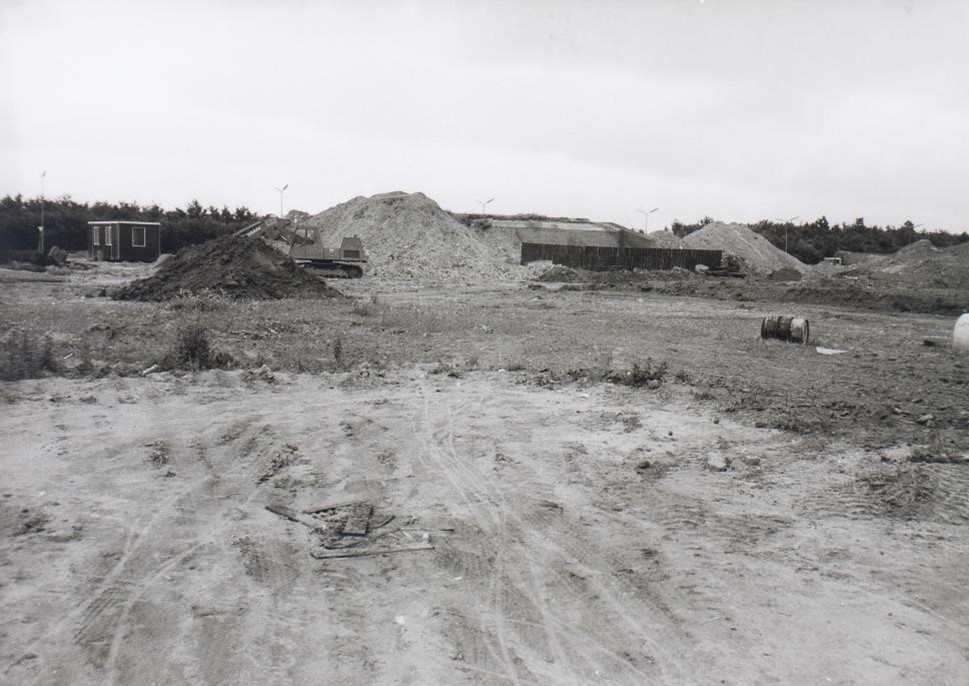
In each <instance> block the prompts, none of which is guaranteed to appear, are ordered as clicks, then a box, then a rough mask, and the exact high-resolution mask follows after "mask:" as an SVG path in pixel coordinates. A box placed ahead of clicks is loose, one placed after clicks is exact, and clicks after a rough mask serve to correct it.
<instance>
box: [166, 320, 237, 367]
mask: <svg viewBox="0 0 969 686" xmlns="http://www.w3.org/2000/svg"><path fill="white" fill-rule="evenodd" d="M233 363H234V360H233V359H232V356H231V355H229V354H227V353H223V352H219V351H216V350H215V349H213V347H212V344H211V342H210V341H209V332H208V329H206V328H205V326H204V325H202V324H200V323H198V322H196V323H193V324H188V325H187V326H183V327H181V328H180V329H179V330H178V332H177V333H176V335H175V345H174V346H173V348H172V350H171V351H170V352H169V353H168V355H167V356H166V358H165V361H164V364H163V366H165V367H167V368H168V369H189V370H192V371H199V370H202V369H225V368H226V367H231V366H232V364H233Z"/></svg>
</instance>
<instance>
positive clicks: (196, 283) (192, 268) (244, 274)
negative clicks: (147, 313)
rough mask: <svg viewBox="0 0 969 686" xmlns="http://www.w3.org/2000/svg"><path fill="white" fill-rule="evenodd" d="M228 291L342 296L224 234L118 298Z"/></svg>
mask: <svg viewBox="0 0 969 686" xmlns="http://www.w3.org/2000/svg"><path fill="white" fill-rule="evenodd" d="M206 289H210V290H217V291H222V292H223V293H225V294H226V295H228V296H229V297H232V298H245V299H252V300H269V299H277V298H327V297H339V296H340V295H341V293H340V292H339V291H336V290H334V289H332V288H330V287H329V286H327V285H326V283H325V282H324V281H323V280H322V279H320V278H318V277H316V276H313V275H312V274H309V273H307V272H305V271H304V270H303V269H302V268H301V267H300V266H299V265H297V264H296V263H295V262H293V260H291V259H290V258H288V257H286V256H285V255H282V254H280V253H279V252H277V251H276V250H273V249H272V248H271V247H269V246H268V245H266V244H265V243H263V242H262V241H260V240H257V239H254V238H237V237H233V236H222V237H221V238H216V239H214V240H211V241H208V242H207V243H203V244H202V245H193V246H189V247H187V248H182V249H181V250H179V251H178V252H177V253H176V254H175V256H174V257H172V258H171V259H170V260H168V261H167V262H165V263H164V264H163V265H162V266H161V268H159V270H158V271H157V272H156V273H155V274H154V275H153V276H149V277H148V278H145V279H139V280H138V281H134V282H132V283H131V284H129V285H128V286H126V287H124V288H122V289H121V290H119V291H118V292H116V293H114V294H113V297H114V298H116V299H118V300H169V299H171V298H174V297H176V296H177V295H178V294H179V292H182V291H189V292H192V293H198V292H199V291H203V290H206Z"/></svg>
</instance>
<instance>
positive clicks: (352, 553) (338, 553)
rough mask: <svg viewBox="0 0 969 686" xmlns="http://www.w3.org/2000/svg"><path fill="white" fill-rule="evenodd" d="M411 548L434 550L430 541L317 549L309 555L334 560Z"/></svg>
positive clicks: (402, 551) (397, 551)
mask: <svg viewBox="0 0 969 686" xmlns="http://www.w3.org/2000/svg"><path fill="white" fill-rule="evenodd" d="M411 550H434V546H433V545H431V544H430V543H411V544H408V545H397V546H393V547H388V548H362V549H361V548H349V549H347V550H319V551H315V550H314V551H313V552H311V553H310V555H311V556H312V557H314V558H316V559H317V560H334V559H337V558H341V557H365V556H367V555H390V554H391V553H406V552H408V551H411Z"/></svg>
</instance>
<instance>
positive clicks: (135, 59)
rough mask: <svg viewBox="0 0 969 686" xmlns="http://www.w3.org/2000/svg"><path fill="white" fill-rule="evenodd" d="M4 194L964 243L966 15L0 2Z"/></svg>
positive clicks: (707, 4)
mask: <svg viewBox="0 0 969 686" xmlns="http://www.w3.org/2000/svg"><path fill="white" fill-rule="evenodd" d="M0 159H2V163H0V194H6V193H11V194H14V193H18V192H20V193H24V194H25V195H31V196H33V195H39V193H40V173H41V171H42V170H44V169H46V170H47V171H48V175H47V178H46V194H47V195H49V196H59V195H63V194H70V195H71V196H73V197H74V198H75V199H77V200H81V201H93V200H98V199H104V200H110V201H118V200H137V201H139V202H142V203H148V202H158V203H161V204H163V205H165V206H176V205H178V206H184V205H185V204H186V203H187V202H188V201H189V200H190V199H192V198H198V199H199V201H200V202H202V204H204V205H210V204H212V205H216V206H220V207H221V206H222V205H223V204H225V205H228V206H229V207H234V206H237V205H246V206H248V207H249V208H250V209H253V210H254V211H258V212H277V211H278V208H279V194H278V193H276V191H275V190H273V187H274V186H281V185H283V184H285V183H289V184H290V187H289V190H287V191H286V194H285V206H286V207H285V208H286V210H288V209H291V208H299V209H303V210H306V211H309V212H318V211H321V210H323V209H326V208H327V207H330V206H331V205H334V204H336V203H339V202H343V201H345V200H348V199H349V198H351V197H353V196H357V195H371V194H374V193H382V192H387V191H392V190H404V191H422V192H424V193H425V194H427V195H428V196H430V197H432V198H434V199H435V200H437V201H438V202H439V203H440V204H441V205H442V206H443V207H445V208H447V209H451V210H456V211H473V210H475V208H476V207H477V205H476V203H475V199H481V200H487V199H488V198H491V197H494V198H495V201H494V203H492V205H491V206H490V208H489V209H491V210H492V211H494V212H498V213H516V212H540V213H546V214H555V215H571V216H583V217H590V218H593V219H599V220H609V221H616V222H620V223H622V224H626V225H632V226H640V225H641V224H642V216H641V215H638V214H637V213H636V212H635V210H636V209H637V208H641V209H642V208H644V209H650V208H652V207H659V208H660V209H659V211H657V212H656V213H655V214H653V215H652V216H651V218H650V229H655V228H659V227H661V226H664V225H668V224H669V223H670V222H671V221H672V220H673V219H674V218H678V219H680V220H683V221H693V220H696V219H698V218H700V217H702V216H703V215H710V216H713V217H715V218H720V219H724V220H736V221H754V220H757V219H761V218H771V217H791V216H794V215H799V216H800V217H802V218H806V219H814V218H816V217H818V216H820V215H821V214H826V215H827V216H828V218H829V219H830V220H831V221H832V222H835V221H852V220H853V219H854V218H855V217H865V219H866V221H867V222H868V223H869V224H871V223H893V224H898V223H901V222H902V221H904V220H905V219H909V218H910V219H912V220H913V221H915V222H916V223H920V222H924V223H925V224H926V228H943V229H947V230H953V231H963V230H966V229H969V187H967V186H969V183H967V182H969V173H967V169H966V165H967V162H969V1H967V0H951V1H950V0H932V1H921V0H858V1H851V2H849V1H847V0H806V1H804V2H785V1H783V0H762V1H754V0H750V1H747V2H745V1H743V0H733V1H730V0H705V1H701V0H676V1H674V0H670V1H668V2H663V1H659V0H657V1H652V2H646V1H645V0H641V1H639V2H632V1H629V2H601V1H599V2H592V1H588V2H568V1H564V0H561V1H556V2H552V1H548V2H544V1H541V2H540V1H537V0H536V1H528V0H519V1H517V2H510V1H509V2H473V1H470V0H469V1H460V2H458V1H455V2H443V1H442V2H435V1H432V0H418V1H414V2H377V1H370V2H368V1H366V0H364V1H361V2H352V3H351V2H310V1H305V2H304V1H299V0H282V1H279V0H277V1H276V2H269V1H268V0H267V1H261V0H235V1H231V2H230V1H229V0H224V1H222V0H210V1H208V2H206V1H204V0H194V1H193V2H188V1H184V2H183V1H180V0H164V1H158V2H153V1H144V2H137V1H133V0H132V1H128V2H101V1H99V0H84V1H83V2H80V1H77V0H30V1H29V2H28V1H26V0H24V1H19V0H0Z"/></svg>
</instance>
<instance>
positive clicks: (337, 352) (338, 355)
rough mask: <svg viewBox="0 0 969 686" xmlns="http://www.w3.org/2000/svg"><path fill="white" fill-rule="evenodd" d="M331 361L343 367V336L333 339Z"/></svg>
mask: <svg viewBox="0 0 969 686" xmlns="http://www.w3.org/2000/svg"><path fill="white" fill-rule="evenodd" d="M333 361H334V362H336V364H337V366H338V367H343V338H341V337H340V336H337V337H336V339H335V340H334V341H333Z"/></svg>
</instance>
